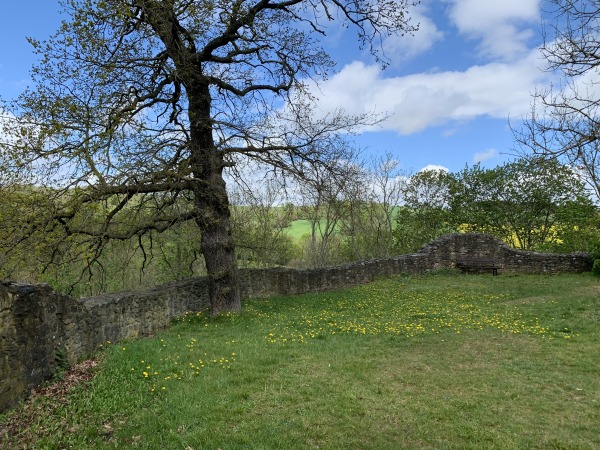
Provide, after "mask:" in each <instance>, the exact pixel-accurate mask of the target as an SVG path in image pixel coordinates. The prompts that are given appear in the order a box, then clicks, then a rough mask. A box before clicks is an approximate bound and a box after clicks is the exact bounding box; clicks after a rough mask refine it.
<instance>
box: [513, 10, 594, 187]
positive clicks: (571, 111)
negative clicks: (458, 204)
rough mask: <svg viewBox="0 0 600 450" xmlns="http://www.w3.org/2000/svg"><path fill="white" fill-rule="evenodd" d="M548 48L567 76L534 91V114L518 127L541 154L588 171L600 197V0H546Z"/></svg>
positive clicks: (528, 146)
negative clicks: (599, 0) (548, 16)
mask: <svg viewBox="0 0 600 450" xmlns="http://www.w3.org/2000/svg"><path fill="white" fill-rule="evenodd" d="M545 5H546V6H547V9H548V13H549V14H550V16H551V17H552V18H553V20H554V22H553V23H549V24H547V25H548V26H547V27H546V30H545V31H547V35H546V37H545V44H544V45H543V46H542V53H543V55H544V57H545V59H546V63H547V69H548V70H549V71H557V72H559V73H560V74H562V76H563V80H564V82H563V83H562V84H561V85H559V86H558V87H555V88H553V89H547V90H542V91H538V92H537V93H536V94H535V95H534V99H533V108H532V111H531V116H530V117H529V119H528V120H527V121H526V122H525V126H524V127H523V128H522V129H520V130H516V131H515V136H516V140H517V142H518V143H519V144H520V145H521V146H522V147H523V148H524V149H525V150H527V151H530V152H533V154H534V155H535V156H541V157H544V158H550V159H556V158H558V159H561V160H562V161H565V162H568V163H569V164H570V165H572V166H573V167H574V168H576V169H577V170H578V171H580V172H581V173H582V174H584V175H585V177H586V179H587V181H588V182H589V184H590V185H591V186H592V187H593V189H594V190H595V192H596V194H597V196H598V197H600V115H599V113H600V109H599V108H600V77H599V70H600V2H598V1H597V0H577V1H574V0H546V2H545Z"/></svg>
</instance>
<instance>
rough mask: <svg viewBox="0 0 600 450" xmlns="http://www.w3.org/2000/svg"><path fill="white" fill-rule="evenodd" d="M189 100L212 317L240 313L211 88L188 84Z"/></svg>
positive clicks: (193, 166) (198, 216) (193, 164)
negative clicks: (212, 108)
mask: <svg viewBox="0 0 600 450" xmlns="http://www.w3.org/2000/svg"><path fill="white" fill-rule="evenodd" d="M186 89H187V91H188V99H189V109H188V114H189V119H190V147H191V148H190V153H191V161H190V164H191V169H192V171H193V174H194V182H193V185H194V187H193V193H194V206H195V208H196V212H197V214H196V223H197V224H198V227H199V228H200V232H201V243H200V250H201V252H202V255H203V256H204V261H205V263H206V270H207V273H208V282H209V284H208V286H209V296H210V302H211V305H210V306H211V314H212V315H218V314H221V313H224V312H237V311H240V309H241V301H240V292H239V284H238V275H237V266H236V258H235V245H234V241H233V235H232V230H231V217H230V211H229V198H228V195H227V189H226V186H225V180H224V179H223V167H224V160H223V155H222V154H221V153H219V151H218V150H217V148H216V147H215V144H214V140H213V132H212V119H211V111H210V107H211V97H210V90H209V85H208V84H207V83H203V82H193V83H186Z"/></svg>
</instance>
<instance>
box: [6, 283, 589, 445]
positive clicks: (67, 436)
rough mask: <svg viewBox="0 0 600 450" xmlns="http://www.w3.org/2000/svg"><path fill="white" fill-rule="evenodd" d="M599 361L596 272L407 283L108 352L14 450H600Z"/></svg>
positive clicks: (260, 303)
mask: <svg viewBox="0 0 600 450" xmlns="http://www.w3.org/2000/svg"><path fill="white" fill-rule="evenodd" d="M599 361H600V283H598V281H595V280H594V279H592V277H591V276H589V275H586V274H584V275H562V276H532V275H530V276H511V275H500V276H497V277H492V276H488V275H481V276H476V275H474V276H462V275H453V276H452V275H430V276H422V277H400V276H397V277H392V278H389V279H384V280H379V281H377V282H375V283H371V284H368V285H364V286H358V287H355V288H352V289H347V290H343V291H335V292H323V293H317V294H309V295H301V296H291V297H279V298H272V299H266V300H253V301H248V302H246V303H245V305H244V310H243V312H242V313H241V314H238V315H229V316H225V317H219V318H210V317H205V316H203V315H196V314H192V315H189V316H187V317H186V318H185V319H183V320H181V321H180V322H179V323H177V324H176V325H174V326H173V327H172V329H171V330H169V331H168V332H165V333H162V334H160V335H157V336H156V337H154V338H152V339H141V340H137V341H130V342H122V343H118V344H114V343H113V344H111V345H108V346H107V348H106V350H105V351H104V353H103V355H102V357H101V358H100V364H99V370H98V373H97V375H96V377H95V378H94V379H93V380H92V381H91V382H89V383H87V384H85V385H82V386H80V387H77V388H75V389H73V390H72V391H71V393H70V394H69V395H68V396H67V397H61V396H60V395H58V394H56V393H55V394H53V395H52V396H50V397H48V398H40V397H38V398H37V399H36V401H35V402H33V403H29V404H28V405H27V407H22V408H20V409H17V410H15V411H13V412H12V413H10V414H8V415H5V416H0V448H3V449H4V448H6V449H9V448H15V449H16V448H31V449H44V448H48V449H54V448H57V449H58V448H78V449H122V448H144V449H185V450H200V449H217V448H220V449H223V450H226V449H315V448H319V449H358V448H360V449H472V450H479V449H499V450H510V449H514V450H516V449H597V448H600V433H598V424H599V423H600V376H599V372H598V371H599ZM54 392H57V391H54ZM58 392H59V391H58ZM61 398H62V399H61Z"/></svg>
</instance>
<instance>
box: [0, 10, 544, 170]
mask: <svg viewBox="0 0 600 450" xmlns="http://www.w3.org/2000/svg"><path fill="white" fill-rule="evenodd" d="M0 1H1V4H0V12H1V14H0V42H2V45H0V98H2V99H5V100H6V99H11V98H14V97H16V96H17V95H18V94H19V93H20V92H21V91H22V90H23V89H24V88H25V87H26V86H28V84H29V70H30V68H31V66H32V64H33V63H34V61H35V56H34V55H33V52H32V49H31V46H30V45H29V43H28V42H27V40H26V37H27V36H29V37H34V38H38V39H43V38H45V37H48V36H49V35H51V34H53V32H54V31H55V30H56V29H57V28H58V26H59V24H60V20H61V15H60V14H59V10H60V6H59V2H58V0H20V1H16V2H14V1H9V0H0ZM541 7H542V5H541V0H423V1H422V2H421V4H420V5H418V6H417V7H415V8H412V9H411V10H410V14H411V16H412V18H413V21H414V23H418V24H419V31H417V32H416V33H415V34H414V35H413V36H404V37H391V38H388V39H386V41H385V42H384V43H383V47H384V51H385V54H386V56H387V58H388V60H389V65H388V67H387V68H385V69H383V68H382V67H381V65H380V64H378V63H377V62H376V61H375V60H374V58H373V57H372V56H371V55H370V54H369V53H368V52H366V51H361V50H360V49H359V45H358V42H357V40H356V37H355V35H354V34H352V33H351V32H349V31H347V30H345V29H342V28H338V29H336V28H332V29H331V30H330V32H329V33H328V35H327V36H326V37H325V38H324V39H325V45H326V48H327V50H328V51H329V52H330V54H331V56H332V58H333V59H334V60H335V61H336V62H337V67H336V71H335V72H334V73H333V74H332V75H331V76H330V77H329V78H328V79H327V80H326V81H324V82H322V83H321V84H320V86H319V87H318V89H315V92H316V93H317V94H318V96H319V97H320V98H319V103H318V107H319V109H320V110H322V111H324V112H327V111H332V110H334V109H336V108H339V107H341V108H344V109H345V110H346V111H347V112H349V113H369V112H373V111H376V112H377V113H379V114H383V115H385V116H386V117H387V119H386V120H384V121H383V122H382V123H380V124H378V126H377V127H375V128H372V129H369V130H366V131H364V132H363V133H361V134H360V135H359V136H358V137H357V138H356V140H357V144H358V146H359V147H361V148H363V149H364V156H365V157H366V158H373V157H377V156H379V155H381V156H383V155H384V154H387V153H389V154H391V155H393V157H394V158H395V159H396V160H398V161H399V162H400V167H401V168H402V169H403V170H405V171H408V172H417V171H419V170H421V169H423V168H426V167H438V166H439V167H443V168H446V169H448V170H450V171H459V170H461V169H462V168H464V167H465V165H473V164H475V163H477V162H481V163H482V165H484V166H485V167H489V168H491V167H494V166H496V165H499V164H502V163H504V162H505V161H508V160H511V159H513V158H514V148H515V145H514V143H513V135H512V131H511V126H512V127H515V128H518V127H519V123H520V120H521V118H522V117H524V116H526V115H527V113H528V112H529V108H530V104H531V94H532V93H533V92H534V91H535V90H536V88H543V87H544V86H549V84H550V83H551V82H552V74H549V73H547V72H546V71H544V70H542V69H543V67H544V60H543V59H542V57H541V54H540V53H539V50H538V48H539V45H540V44H541V42H542V36H541V28H542V12H541Z"/></svg>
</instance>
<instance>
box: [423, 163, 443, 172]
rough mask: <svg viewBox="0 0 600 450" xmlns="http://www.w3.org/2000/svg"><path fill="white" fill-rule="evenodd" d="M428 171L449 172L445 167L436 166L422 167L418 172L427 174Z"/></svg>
mask: <svg viewBox="0 0 600 450" xmlns="http://www.w3.org/2000/svg"><path fill="white" fill-rule="evenodd" d="M428 170H431V171H433V170H438V171H441V172H450V169H448V168H447V167H445V166H440V165H438V164H427V165H426V166H425V167H423V168H422V169H421V170H419V172H427V171H428Z"/></svg>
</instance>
